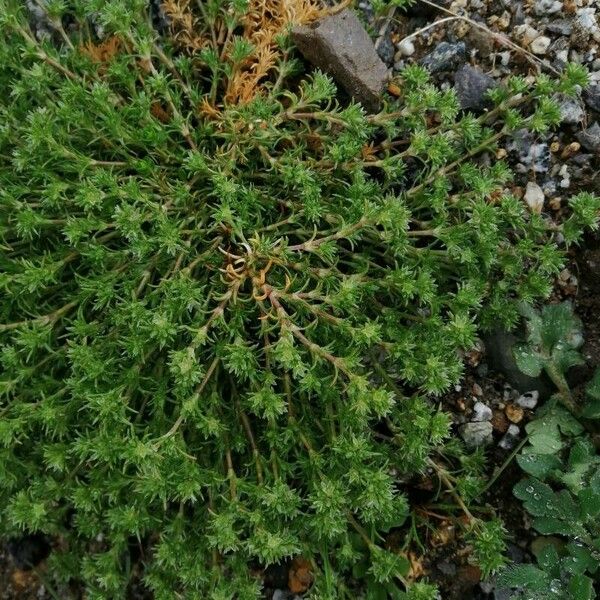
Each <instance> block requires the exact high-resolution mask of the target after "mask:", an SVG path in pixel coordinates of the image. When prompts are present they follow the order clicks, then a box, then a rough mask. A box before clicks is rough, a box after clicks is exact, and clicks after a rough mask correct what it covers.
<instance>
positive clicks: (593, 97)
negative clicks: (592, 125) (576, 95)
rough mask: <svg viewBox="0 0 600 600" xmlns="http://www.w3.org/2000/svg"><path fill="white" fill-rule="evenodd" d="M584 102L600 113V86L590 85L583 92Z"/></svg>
mask: <svg viewBox="0 0 600 600" xmlns="http://www.w3.org/2000/svg"><path fill="white" fill-rule="evenodd" d="M583 100H584V102H585V103H586V104H587V105H588V106H589V107H590V108H591V109H592V110H595V111H596V112H600V85H590V86H588V87H586V88H585V90H583Z"/></svg>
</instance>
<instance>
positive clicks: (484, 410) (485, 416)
mask: <svg viewBox="0 0 600 600" xmlns="http://www.w3.org/2000/svg"><path fill="white" fill-rule="evenodd" d="M491 418H492V409H491V408H490V407H489V406H488V405H487V404H484V403H483V402H475V404H474V406H473V416H472V417H471V421H477V422H481V421H489V420H490V419H491Z"/></svg>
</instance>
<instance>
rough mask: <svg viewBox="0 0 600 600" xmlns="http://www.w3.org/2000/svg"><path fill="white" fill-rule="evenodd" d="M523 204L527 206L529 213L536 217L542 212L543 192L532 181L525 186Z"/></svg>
mask: <svg viewBox="0 0 600 600" xmlns="http://www.w3.org/2000/svg"><path fill="white" fill-rule="evenodd" d="M525 202H527V206H529V209H530V210H531V212H532V213H536V214H538V215H539V214H540V213H541V212H542V208H544V192H543V190H542V188H541V187H540V186H539V185H538V184H537V183H535V182H534V181H530V182H529V183H528V184H527V189H526V190H525Z"/></svg>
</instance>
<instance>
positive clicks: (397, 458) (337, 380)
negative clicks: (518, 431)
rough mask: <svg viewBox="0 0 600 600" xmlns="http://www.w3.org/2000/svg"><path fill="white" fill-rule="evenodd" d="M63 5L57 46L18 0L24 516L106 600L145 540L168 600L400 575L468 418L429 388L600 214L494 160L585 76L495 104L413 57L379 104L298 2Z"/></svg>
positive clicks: (9, 385) (10, 481) (8, 508)
mask: <svg viewBox="0 0 600 600" xmlns="http://www.w3.org/2000/svg"><path fill="white" fill-rule="evenodd" d="M40 4H44V5H45V6H46V10H47V14H48V28H49V31H50V35H49V36H48V37H46V38H45V39H43V40H42V41H40V40H38V38H37V37H36V35H35V34H34V33H33V32H32V30H31V29H30V26H29V15H28V14H27V13H26V12H25V10H24V9H23V8H22V7H21V3H20V2H13V1H12V0H0V31H1V32H2V39H3V43H2V44H1V45H0V86H1V88H2V89H3V90H7V93H4V94H3V95H2V98H1V99H0V157H1V159H0V247H1V252H0V290H1V293H2V296H1V298H0V360H1V363H0V364H1V370H0V401H1V411H2V417H1V420H0V481H1V484H0V531H2V532H3V534H4V535H6V536H10V535H16V534H18V532H21V531H41V532H44V533H46V534H48V535H50V536H52V537H53V538H54V539H56V540H57V544H56V549H55V552H53V554H52V556H51V558H50V562H49V567H50V569H51V572H52V575H53V577H55V578H56V580H57V581H66V580H68V579H69V578H76V579H79V580H82V581H83V582H84V585H85V587H86V590H87V598H89V599H94V598H123V597H125V594H126V589H127V583H128V581H129V578H130V575H131V560H130V555H131V551H132V550H131V549H132V548H133V547H141V548H142V550H143V562H144V574H143V577H144V581H145V583H146V585H147V586H148V587H149V588H150V589H151V590H152V591H153V592H154V594H155V597H156V598H159V599H169V600H171V599H172V598H211V599H215V600H218V599H221V598H223V599H225V598H238V599H249V598H258V597H260V586H261V582H260V578H259V577H258V576H256V571H257V567H262V566H265V565H269V564H272V563H275V562H278V561H281V560H284V559H286V558H288V557H293V556H297V555H302V556H304V557H305V558H306V559H308V560H310V561H312V565H313V569H314V572H315V576H316V581H315V584H314V586H313V587H312V588H311V592H310V593H311V597H312V598H335V597H357V595H359V594H361V593H363V592H361V591H360V590H361V587H360V586H361V581H360V580H359V581H358V582H357V583H356V584H352V583H349V582H348V581H347V580H346V579H345V577H344V574H347V573H350V572H351V571H352V569H353V568H354V567H356V565H358V564H359V563H361V564H362V563H363V562H365V561H366V563H365V564H366V568H365V569H363V571H362V572H363V573H364V577H365V578H367V577H368V578H369V581H373V582H374V583H373V585H376V584H381V585H385V586H392V587H393V588H394V589H395V590H396V591H395V592H394V593H395V595H396V597H405V596H404V594H405V592H406V590H407V589H408V588H406V587H405V583H406V574H407V565H406V560H405V559H404V558H403V557H401V556H400V555H398V554H397V553H395V552H394V551H393V549H389V548H387V547H386V532H387V531H389V530H390V529H391V528H393V527H398V526H400V525H401V524H402V521H403V519H404V518H405V516H406V515H407V513H408V504H407V499H406V497H405V495H404V494H403V486H402V482H403V481H405V480H406V479H408V478H409V477H411V476H412V475H414V474H415V473H418V472H420V471H422V470H424V469H425V468H426V467H427V466H428V465H429V464H430V463H429V462H428V456H429V455H430V453H431V452H432V451H433V450H434V449H435V448H438V447H440V446H441V445H442V444H443V441H444V439H445V438H446V436H447V435H448V431H449V419H448V417H447V416H446V415H445V414H444V413H443V412H442V411H440V410H439V409H438V407H437V405H436V404H435V402H432V401H430V400H428V396H430V395H433V396H435V395H439V394H441V393H442V392H444V391H445V390H447V389H448V388H449V387H450V386H452V385H453V384H455V383H456V382H458V381H459V379H460V377H461V373H462V362H463V356H464V352H465V351H468V350H470V349H472V348H473V346H474V345H475V344H476V339H477V330H478V327H479V326H490V325H492V324H498V323H501V324H505V325H506V326H511V325H513V324H514V323H516V321H517V320H518V318H519V312H518V306H517V304H516V302H515V300H516V299H519V300H522V301H524V302H526V303H532V302H534V301H535V300H536V299H539V298H543V297H545V296H546V295H547V294H548V293H549V291H550V289H551V283H552V276H553V275H554V274H555V273H556V272H558V271H559V270H560V268H561V265H562V262H563V252H562V250H561V249H559V247H558V246H557V243H556V240H557V235H558V234H559V233H560V234H561V235H562V239H563V240H564V241H566V243H567V244H569V243H573V242H575V241H576V240H577V239H578V238H579V236H580V235H581V232H582V229H583V227H584V226H595V224H596V223H597V213H598V200H597V199H596V198H594V197H593V196H591V195H589V194H580V195H579V196H576V197H575V198H574V199H573V200H572V207H573V213H572V216H571V217H569V220H568V221H567V222H566V223H565V224H564V225H562V226H559V228H558V230H557V229H556V227H555V226H554V225H549V224H548V223H547V222H546V221H545V220H544V218H543V217H542V216H541V215H538V214H531V213H530V212H529V211H528V209H527V207H526V205H525V204H524V203H523V201H522V200H519V199H518V198H516V197H514V196H512V195H511V193H510V182H511V179H512V174H511V172H510V170H509V168H508V167H507V165H506V164H504V163H503V162H501V161H497V160H495V159H494V160H492V161H491V164H490V163H489V162H486V161H485V160H483V159H482V158H481V155H482V154H485V155H486V156H488V157H489V156H493V154H490V152H492V153H493V151H494V149H495V144H496V143H497V142H498V140H500V139H501V138H502V137H503V136H505V135H508V134H509V133H510V131H511V130H513V129H515V128H520V127H528V128H531V129H533V130H534V131H544V130H546V129H547V128H548V127H550V126H552V125H553V124H555V123H557V122H558V121H559V119H560V113H559V111H558V108H557V107H556V106H555V104H554V103H553V102H552V101H551V100H550V99H549V95H550V94H551V93H553V91H554V90H555V86H556V85H558V86H559V87H560V89H561V90H563V91H564V92H565V93H574V92H575V91H576V90H577V86H578V85H580V84H582V83H583V82H584V81H585V74H584V73H582V72H581V69H579V68H577V67H569V68H568V69H567V70H566V72H565V75H564V77H563V78H562V79H561V80H560V81H559V82H550V81H549V80H548V79H547V78H546V77H544V76H540V77H539V78H538V81H537V83H536V84H535V85H534V86H533V87H531V88H529V87H528V86H527V85H526V84H525V82H524V81H522V80H521V79H519V78H513V79H511V80H510V82H509V84H508V86H507V87H505V88H501V89H498V90H496V91H495V92H494V94H493V98H492V99H493V101H494V102H495V105H496V108H495V109H493V110H492V111H490V112H488V113H486V114H484V115H483V116H481V117H475V116H473V115H470V114H466V115H463V114H461V113H460V111H459V107H458V103H457V100H456V97H455V95H454V93H453V92H452V91H441V90H439V89H437V88H436V87H435V86H433V85H432V84H431V83H430V82H429V79H428V75H427V72H426V71H424V70H423V69H422V68H419V67H409V68H407V69H406V70H405V71H404V72H403V74H402V76H401V79H400V80H399V81H398V82H397V83H398V84H399V87H400V90H401V96H400V97H399V98H388V99H387V100H386V102H385V107H384V109H383V110H382V111H381V112H380V113H379V114H375V115H367V114H365V111H364V110H363V109H362V108H361V107H360V106H359V105H357V104H355V103H352V102H349V101H344V100H342V99H341V97H339V96H338V94H337V91H336V87H335V85H334V83H333V82H332V81H331V79H330V78H328V77H327V76H326V75H324V74H322V73H320V72H314V73H309V72H307V71H306V69H305V67H304V66H303V65H302V64H301V62H300V61H299V60H298V57H297V55H296V54H295V52H294V49H293V48H292V47H291V45H290V42H289V40H288V38H287V37H286V35H285V27H286V26H287V24H288V21H289V22H291V20H290V19H291V17H290V18H289V19H288V20H287V21H286V19H280V21H278V23H277V27H274V28H273V29H272V30H271V34H272V35H271V37H270V39H269V41H268V43H266V42H261V41H260V36H258V37H257V39H254V38H253V37H252V35H253V34H252V31H253V30H252V23H255V22H258V23H263V25H264V19H265V18H266V17H265V14H266V13H265V12H264V11H263V12H262V13H261V12H260V6H262V5H261V4H260V3H255V2H252V3H250V5H248V4H246V3H245V2H243V1H242V0H232V1H231V2H230V1H228V0H209V1H207V2H203V1H201V2H199V3H198V7H199V9H200V12H194V13H192V12H189V11H191V9H190V8H189V7H188V5H187V4H186V3H181V5H180V6H179V9H180V11H181V14H179V16H178V15H177V14H176V9H177V6H174V5H170V6H168V7H167V8H168V10H167V12H168V13H169V14H170V15H171V19H172V22H173V32H172V35H167V36H162V37H161V36H160V35H159V34H158V33H157V31H156V30H155V29H154V28H153V27H152V24H151V23H152V22H151V18H150V15H149V14H147V13H146V10H145V6H146V2H141V1H140V0H127V1H125V0H93V1H83V0H72V1H51V2H50V1H49V2H46V3H40ZM313 8H314V7H310V6H309V5H308V3H306V2H305V3H303V13H302V14H304V15H306V14H311V15H312V16H314V14H315V13H314V10H313ZM309 9H310V10H309ZM194 10H196V9H194ZM186 11H188V12H186ZM311 11H312V12H311ZM200 13H203V14H200ZM186 15H188V16H190V18H191V17H192V16H193V19H196V20H195V21H194V20H193V19H192V21H189V20H187V21H186ZM257 16H258V17H260V18H255V17H257ZM271 17H272V15H271ZM271 17H269V18H271ZM261 19H262V21H261ZM192 22H193V23H196V25H195V29H194V28H190V27H188V28H187V29H186V28H185V25H186V23H187V24H188V25H189V23H192ZM278 28H279V29H278ZM100 29H101V31H102V34H103V35H104V36H105V37H104V39H103V41H101V40H98V39H97V38H96V34H97V32H98V30H100ZM248 32H250V34H249V33H248ZM255 37H256V36H255ZM260 44H263V45H262V46H261V45H260ZM265 44H266V45H265ZM259 51H260V52H259ZM267 52H268V53H270V54H269V55H268V60H267V59H266V58H265V55H266V53H267ZM257 65H258V66H260V68H261V69H262V71H260V69H259V68H258V66H257ZM257 73H260V75H257ZM248 82H250V83H248ZM248 85H251V87H250V88H248ZM252 86H253V87H252ZM492 529H494V530H497V529H498V528H497V527H495V526H494V527H493V528H492ZM490 530H491V529H490V527H487V528H486V527H485V526H484V525H482V528H481V531H482V532H484V533H485V532H489V531H490ZM494 544H495V542H494ZM494 544H492V545H494ZM496 545H497V544H496ZM482 554H485V549H483V551H482ZM495 560H497V559H496V558H494V559H492V562H494V561H495ZM355 572H356V570H355ZM366 580H367V579H365V581H366ZM354 585H356V586H357V587H356V588H354V589H353V591H351V592H348V591H345V588H346V587H347V588H352V586H354ZM373 589H374V588H373ZM363 591H364V590H363ZM390 593H391V592H390ZM406 593H408V594H409V596H407V597H414V598H421V597H422V598H425V597H427V598H430V597H433V594H434V591H433V589H432V588H431V586H429V585H427V584H419V585H418V586H417V587H413V588H412V591H410V590H408V592H406ZM348 594H349V595H348ZM345 595H347V596H345Z"/></svg>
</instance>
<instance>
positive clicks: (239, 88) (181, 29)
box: [162, 0, 330, 105]
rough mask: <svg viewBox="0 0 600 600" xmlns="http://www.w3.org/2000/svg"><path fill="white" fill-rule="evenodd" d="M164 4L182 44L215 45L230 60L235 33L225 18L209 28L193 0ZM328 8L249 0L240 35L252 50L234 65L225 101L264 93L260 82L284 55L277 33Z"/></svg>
mask: <svg viewBox="0 0 600 600" xmlns="http://www.w3.org/2000/svg"><path fill="white" fill-rule="evenodd" d="M162 6H163V10H164V11H165V14H166V15H167V16H168V17H169V19H170V20H171V31H172V35H173V38H174V39H175V41H176V42H177V44H178V46H179V47H180V48H182V49H184V50H185V51H187V52H190V53H192V54H194V53H197V52H198V51H199V50H201V49H202V48H204V47H207V46H209V47H213V48H214V49H215V50H216V51H217V52H218V53H219V56H220V57H221V60H227V58H228V56H229V51H230V48H231V43H232V37H233V35H232V32H231V31H230V30H228V29H227V27H226V25H225V23H224V22H217V23H215V25H214V27H213V28H212V31H207V30H206V28H204V29H203V23H205V19H204V18H203V17H202V15H201V14H200V13H199V12H198V10H196V9H192V6H191V5H190V0H165V2H163V5H162ZM199 6H201V5H200V4H199ZM329 10H330V9H325V8H324V7H323V5H322V4H321V0H250V3H249V7H248V11H247V13H246V14H245V15H244V17H243V18H242V21H241V23H240V26H241V35H242V36H243V37H244V38H246V39H247V40H248V41H249V42H251V44H252V46H253V51H252V53H251V55H250V56H249V57H248V58H247V60H245V61H244V62H243V63H242V64H238V65H234V68H233V72H232V74H231V76H230V77H229V79H228V81H227V83H226V86H225V89H224V94H223V100H224V101H225V103H227V104H229V105H232V104H233V105H238V104H245V103H247V102H249V101H250V100H252V98H254V97H255V96H256V95H257V94H259V93H261V84H262V83H264V81H266V79H267V78H268V77H269V76H270V75H271V74H272V73H273V72H274V70H275V69H276V67H277V63H278V61H279V59H280V57H281V50H280V49H279V47H278V45H277V43H276V39H277V36H279V35H280V34H282V33H284V32H285V31H286V30H287V28H288V27H290V26H291V25H301V24H306V23H310V22H311V21H314V20H315V19H317V18H318V17H320V16H322V15H324V14H327V13H328V11H329Z"/></svg>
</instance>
